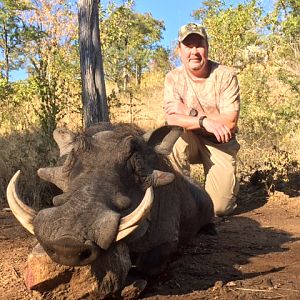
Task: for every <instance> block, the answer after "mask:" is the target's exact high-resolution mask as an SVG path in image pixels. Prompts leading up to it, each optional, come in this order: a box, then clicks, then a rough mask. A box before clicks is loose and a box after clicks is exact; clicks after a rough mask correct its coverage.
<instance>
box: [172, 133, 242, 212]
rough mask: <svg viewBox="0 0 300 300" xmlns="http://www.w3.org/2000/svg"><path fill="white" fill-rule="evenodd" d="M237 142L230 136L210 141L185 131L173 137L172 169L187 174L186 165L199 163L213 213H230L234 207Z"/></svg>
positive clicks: (187, 166) (188, 173)
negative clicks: (224, 140)
mask: <svg viewBox="0 0 300 300" xmlns="http://www.w3.org/2000/svg"><path fill="white" fill-rule="evenodd" d="M239 149H240V145H239V143H238V142H237V140H236V139H235V138H234V139H232V140H230V141H229V142H228V143H214V142H212V141H210V140H208V139H207V138H205V137H202V136H199V135H196V134H195V133H193V132H192V131H190V130H186V131H185V132H184V133H183V135H182V136H181V137H180V138H179V139H178V140H177V142H176V143H175V145H174V147H173V151H172V153H171V154H170V155H169V158H170V160H171V163H172V165H173V166H174V168H175V169H176V170H177V171H179V172H181V173H182V174H184V175H187V176H189V175H190V164H198V163H202V164H203V167H204V172H205V190H206V191H207V192H208V194H209V195H210V197H211V199H212V201H213V204H214V210H215V214H216V215H217V216H224V215H229V214H231V213H232V212H233V211H234V209H235V208H236V196H237V193H238V190H239V181H238V179H237V176H236V156H237V152H238V150H239Z"/></svg>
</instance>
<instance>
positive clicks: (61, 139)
mask: <svg viewBox="0 0 300 300" xmlns="http://www.w3.org/2000/svg"><path fill="white" fill-rule="evenodd" d="M75 137H76V135H75V133H73V132H72V131H70V130H68V129H66V128H57V129H55V130H54V132H53V138H54V140H55V142H56V143H57V145H58V147H59V151H60V156H64V155H66V154H68V153H70V152H71V151H72V149H74V143H73V142H74V140H75Z"/></svg>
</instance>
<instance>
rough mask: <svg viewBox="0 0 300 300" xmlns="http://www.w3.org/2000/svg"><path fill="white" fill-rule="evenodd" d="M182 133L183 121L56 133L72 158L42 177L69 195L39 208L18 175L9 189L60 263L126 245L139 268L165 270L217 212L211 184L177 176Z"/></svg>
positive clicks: (20, 214)
mask: <svg viewBox="0 0 300 300" xmlns="http://www.w3.org/2000/svg"><path fill="white" fill-rule="evenodd" d="M181 133H182V129H181V128H180V127H177V126H163V127H160V128H158V129H156V130H154V131H152V132H150V133H145V132H143V131H142V130H141V129H140V128H138V127H137V126H134V125H129V124H114V125H113V124H110V123H100V124H99V125H97V126H94V127H91V128H89V129H87V130H85V132H83V133H80V134H78V133H77V134H75V133H73V132H71V131H69V130H67V129H56V130H55V131H54V134H53V136H54V139H55V141H56V142H57V144H58V146H59V149H60V155H61V156H66V159H65V161H64V163H63V165H62V166H57V167H49V168H42V169H39V170H38V175H39V176H40V177H41V178H42V179H44V180H47V181H50V182H52V183H54V184H55V185H57V186H58V187H59V188H60V189H61V190H62V194H60V195H58V196H56V197H54V198H53V204H54V206H53V207H51V208H46V209H42V210H40V211H39V212H36V211H35V210H33V209H32V208H30V207H28V206H26V205H25V204H24V203H23V202H22V201H21V199H20V198H19V196H18V193H17V188H16V186H17V181H18V180H17V178H18V176H19V172H17V173H16V174H15V176H14V177H13V178H12V179H11V181H10V183H9V186H8V189H7V198H8V202H9V205H10V207H11V209H12V211H13V213H14V214H15V216H16V217H17V218H18V220H19V221H20V222H21V223H22V224H23V226H24V227H26V228H27V229H28V230H29V231H30V232H31V233H33V234H34V235H35V236H36V238H37V240H38V241H39V243H40V244H41V245H42V247H43V248H44V250H45V251H46V252H47V254H48V255H49V256H50V257H51V258H52V260H53V261H55V262H57V263H59V264H64V265H69V266H82V265H87V264H92V263H93V262H94V261H95V260H99V259H101V255H102V254H103V253H105V254H106V255H107V253H108V252H109V251H111V249H112V248H113V247H114V246H115V245H116V244H117V243H124V244H125V245H126V247H127V249H128V251H129V253H130V255H131V258H133V257H134V258H135V261H134V264H135V265H136V269H137V270H139V271H140V272H142V273H144V274H147V275H154V274H157V273H159V272H161V271H162V270H163V269H164V267H165V266H166V263H167V261H168V258H169V257H170V255H172V254H173V253H174V252H175V251H176V250H177V249H178V246H179V245H181V244H184V243H186V242H187V241H188V240H189V239H191V238H192V237H193V236H195V235H196V234H197V233H198V232H199V230H200V229H201V228H202V227H204V226H206V225H207V224H209V223H211V222H212V218H213V216H214V210H213V204H212V201H211V199H210V197H209V196H208V194H207V193H206V192H205V191H204V189H203V188H202V187H200V186H199V185H198V184H196V183H195V182H193V181H192V180H191V179H190V178H187V177H184V176H183V175H181V174H179V173H177V172H176V171H175V170H174V169H173V168H172V166H171V164H170V162H169V160H168V158H167V155H168V154H169V153H170V152H171V150H172V147H173V145H174V143H175V142H176V140H177V139H178V137H179V136H180V135H181Z"/></svg>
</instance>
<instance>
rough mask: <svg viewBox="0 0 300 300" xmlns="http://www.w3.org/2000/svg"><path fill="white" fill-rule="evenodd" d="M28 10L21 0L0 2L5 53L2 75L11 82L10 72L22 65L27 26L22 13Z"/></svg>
mask: <svg viewBox="0 0 300 300" xmlns="http://www.w3.org/2000/svg"><path fill="white" fill-rule="evenodd" d="M25 9H28V6H27V5H25V4H24V3H23V2H22V1H20V0H1V1H0V48H1V50H2V51H3V61H2V63H1V73H2V74H1V75H2V78H4V79H5V82H6V83H8V82H9V77H10V71H11V70H16V69H18V68H19V67H20V66H21V64H22V62H23V61H22V57H21V56H22V49H23V46H24V38H25V33H26V26H25V25H24V23H23V22H22V19H21V18H20V13H19V12H20V11H23V10H25Z"/></svg>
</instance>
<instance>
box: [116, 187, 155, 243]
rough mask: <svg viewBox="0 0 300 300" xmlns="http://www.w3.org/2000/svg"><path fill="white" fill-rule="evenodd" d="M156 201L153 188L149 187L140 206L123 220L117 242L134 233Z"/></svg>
mask: <svg viewBox="0 0 300 300" xmlns="http://www.w3.org/2000/svg"><path fill="white" fill-rule="evenodd" d="M153 199H154V192H153V187H152V186H151V187H149V188H148V189H147V190H146V192H145V196H144V198H143V200H142V201H141V203H140V204H139V206H138V207H137V208H136V209H135V210H134V211H133V212H131V213H130V214H129V215H127V216H125V217H123V218H121V220H120V225H119V233H118V235H117V238H116V241H119V240H121V239H123V238H124V237H126V236H127V235H129V234H130V233H131V232H133V231H134V230H135V229H136V228H137V227H138V226H137V223H138V222H140V221H141V220H142V219H144V218H145V217H146V216H147V215H148V214H149V212H150V210H151V207H152V204H153Z"/></svg>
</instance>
